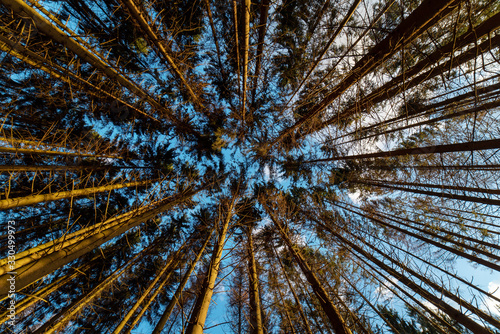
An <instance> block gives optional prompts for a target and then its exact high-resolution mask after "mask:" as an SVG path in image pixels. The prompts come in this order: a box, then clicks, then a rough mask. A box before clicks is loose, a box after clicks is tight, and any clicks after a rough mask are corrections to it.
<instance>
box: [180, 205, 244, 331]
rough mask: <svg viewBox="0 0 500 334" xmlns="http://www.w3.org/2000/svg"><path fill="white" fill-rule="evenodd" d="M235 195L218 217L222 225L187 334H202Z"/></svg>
mask: <svg viewBox="0 0 500 334" xmlns="http://www.w3.org/2000/svg"><path fill="white" fill-rule="evenodd" d="M236 200H237V199H236V196H234V197H233V198H232V199H231V201H230V204H229V205H228V208H227V211H226V216H225V217H224V218H221V217H219V218H218V219H219V221H220V220H222V221H221V223H222V226H221V229H220V231H219V238H218V240H217V243H216V244H215V246H214V250H213V252H212V259H211V261H210V265H209V268H208V271H207V274H206V277H205V279H204V281H203V286H202V289H201V291H200V293H199V294H198V297H197V298H196V303H195V305H194V308H193V311H192V313H191V318H190V321H189V325H188V327H187V329H186V333H187V334H202V333H203V327H204V325H205V320H206V318H207V314H208V307H209V306H210V301H211V299H212V295H213V292H214V288H215V281H216V279H217V276H218V274H219V267H220V263H221V258H222V252H223V250H224V244H225V241H226V235H227V231H228V229H229V223H230V221H231V218H232V216H233V211H234V207H235V204H236Z"/></svg>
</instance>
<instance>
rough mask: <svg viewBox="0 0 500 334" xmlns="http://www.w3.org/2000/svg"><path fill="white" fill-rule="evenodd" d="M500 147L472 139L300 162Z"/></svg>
mask: <svg viewBox="0 0 500 334" xmlns="http://www.w3.org/2000/svg"><path fill="white" fill-rule="evenodd" d="M499 148H500V139H491V140H483V141H473V142H468V143H458V144H444V145H431V146H424V147H416V148H402V149H397V150H394V151H387V152H375V153H365V154H356V155H348V156H338V157H333V158H325V159H316V160H307V161H303V162H301V163H303V164H311V163H318V162H328V161H339V160H357V159H370V158H387V157H398V156H405V155H419V154H437V153H451V152H468V151H482V150H492V149H499Z"/></svg>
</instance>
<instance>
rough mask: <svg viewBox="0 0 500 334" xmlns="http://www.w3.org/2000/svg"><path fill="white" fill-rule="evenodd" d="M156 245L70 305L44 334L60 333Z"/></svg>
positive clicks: (136, 256)
mask: <svg viewBox="0 0 500 334" xmlns="http://www.w3.org/2000/svg"><path fill="white" fill-rule="evenodd" d="M154 247H156V244H155V243H153V244H151V245H150V246H149V247H147V248H144V249H143V250H142V251H141V252H139V253H138V254H137V255H135V256H134V257H133V258H132V259H130V260H129V261H128V262H127V263H126V264H125V265H123V266H121V267H120V268H118V269H116V270H115V271H114V272H113V273H112V274H111V275H109V276H108V277H107V278H106V279H104V280H103V281H102V282H101V283H99V284H98V285H97V286H96V287H95V288H93V289H92V290H91V291H89V292H88V293H86V294H85V295H84V296H82V297H80V298H79V299H78V303H76V304H72V305H70V307H69V308H67V309H65V310H64V312H63V313H62V314H61V313H60V314H59V315H58V318H57V323H55V324H51V325H49V326H47V327H45V328H43V333H46V334H51V333H55V332H60V330H62V329H63V328H64V326H65V325H66V324H67V323H68V322H69V321H70V320H71V319H72V318H73V317H74V316H75V315H76V314H78V313H79V312H81V311H82V310H83V309H84V308H85V307H86V306H87V305H88V304H89V303H91V302H92V300H94V298H96V297H98V296H99V295H100V294H101V293H103V292H104V291H106V290H107V289H109V288H110V287H111V286H112V285H113V283H114V282H115V281H116V280H117V279H118V278H119V277H120V276H121V275H123V273H125V272H126V271H128V270H129V269H130V267H131V266H132V265H133V264H135V263H136V262H137V261H138V260H140V259H142V258H143V257H144V256H145V255H146V254H147V253H148V252H150V251H151V250H152V249H153V248H154ZM39 332H40V333H41V332H42V331H40V329H39Z"/></svg>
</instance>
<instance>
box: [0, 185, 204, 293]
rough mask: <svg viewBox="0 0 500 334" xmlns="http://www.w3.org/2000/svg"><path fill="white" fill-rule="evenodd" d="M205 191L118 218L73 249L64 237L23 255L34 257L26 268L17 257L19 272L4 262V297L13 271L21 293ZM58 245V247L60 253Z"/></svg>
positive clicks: (1, 284) (74, 244) (1, 270)
mask: <svg viewBox="0 0 500 334" xmlns="http://www.w3.org/2000/svg"><path fill="white" fill-rule="evenodd" d="M202 189H203V188H199V189H197V190H192V191H186V192H184V193H180V194H177V195H175V196H172V197H170V198H168V199H166V200H164V201H162V202H161V203H160V204H159V205H158V206H157V207H156V208H154V207H153V206H148V207H147V209H148V210H147V211H145V210H144V208H142V209H143V210H141V211H138V212H140V214H138V215H137V216H135V217H131V215H130V213H126V214H123V215H120V216H118V217H116V218H112V219H108V220H107V221H106V222H104V223H107V222H113V223H116V224H115V225H114V226H112V227H110V228H108V229H106V230H104V231H96V232H94V233H93V234H92V235H91V236H86V235H79V236H78V237H77V238H76V239H77V240H76V241H72V242H71V244H70V245H69V246H65V238H64V237H63V238H61V239H58V242H57V243H55V242H50V243H49V244H48V246H47V245H41V246H38V247H34V248H32V249H30V250H28V251H27V252H23V253H26V254H31V255H30V256H29V259H27V260H26V261H23V262H26V263H25V264H24V265H23V266H22V267H21V266H20V263H19V262H21V261H17V255H16V268H14V269H11V268H10V266H8V264H7V261H6V260H7V259H2V260H0V263H1V264H2V267H0V275H1V276H0V297H3V296H4V295H6V294H7V292H8V291H9V287H8V284H7V283H8V282H7V280H6V279H7V277H9V276H10V275H9V274H7V272H11V271H13V270H15V271H16V272H17V275H16V287H17V289H19V290H20V289H22V288H23V287H25V286H27V285H30V284H32V283H33V282H36V281H37V280H39V279H40V278H42V277H43V276H45V275H47V274H49V273H51V272H53V271H54V270H56V269H58V268H60V267H62V266H64V265H66V264H68V263H69V262H71V261H73V260H74V259H76V258H78V257H80V256H82V255H84V254H86V253H88V252H90V251H92V250H93V249H95V248H96V247H99V246H100V245H102V244H103V243H105V242H107V241H109V240H111V239H113V238H114V237H116V236H119V235H121V234H123V233H125V232H126V231H128V230H130V229H131V228H133V227H135V226H137V225H139V224H141V223H143V222H145V221H146V220H149V219H152V218H154V217H155V216H157V215H158V214H159V213H161V212H164V211H166V210H168V209H170V208H172V207H173V206H175V205H177V204H179V203H182V202H184V201H186V200H188V199H189V198H191V197H192V196H194V195H195V194H196V193H197V192H199V191H200V190H202ZM120 218H121V219H120ZM66 238H67V237H66ZM54 245H58V246H57V249H56V248H55V246H54ZM59 245H61V246H62V247H59ZM53 246H54V247H53ZM50 247H52V248H50ZM47 248H49V249H52V252H51V253H50V254H48V255H46V253H47V250H46V249H47ZM32 262H34V263H32Z"/></svg>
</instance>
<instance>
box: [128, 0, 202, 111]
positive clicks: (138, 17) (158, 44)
mask: <svg viewBox="0 0 500 334" xmlns="http://www.w3.org/2000/svg"><path fill="white" fill-rule="evenodd" d="M120 2H121V3H122V4H124V5H125V7H126V8H127V9H128V11H129V12H130V14H131V15H132V17H133V18H134V20H135V21H136V22H137V23H138V24H139V26H140V27H141V29H142V31H144V32H145V34H146V35H147V36H148V37H149V40H150V41H151V43H152V44H153V45H154V46H155V51H157V53H158V54H159V56H160V57H162V58H163V59H165V60H166V61H167V63H168V65H170V67H171V68H172V72H173V74H174V75H175V76H176V77H177V79H179V81H180V82H181V83H182V85H183V86H184V88H186V89H187V91H188V94H189V96H190V97H191V98H192V99H193V102H195V103H196V104H198V105H199V106H201V107H202V108H205V107H204V106H203V104H202V103H201V101H200V98H199V97H198V95H196V93H195V92H194V90H193V88H192V87H191V85H190V84H189V83H188V81H187V80H186V78H184V75H183V74H182V72H181V70H180V68H179V67H178V66H177V64H176V63H175V61H174V59H173V58H172V57H171V54H172V52H171V50H170V49H169V48H168V46H167V45H166V44H165V43H163V42H162V41H163V38H160V37H159V36H157V35H156V33H155V32H154V31H153V29H152V25H151V24H150V23H149V22H148V21H150V20H148V18H147V14H145V13H143V12H142V11H141V9H140V8H139V7H138V6H137V5H136V4H135V3H134V1H133V0H120Z"/></svg>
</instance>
